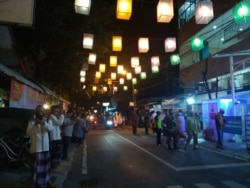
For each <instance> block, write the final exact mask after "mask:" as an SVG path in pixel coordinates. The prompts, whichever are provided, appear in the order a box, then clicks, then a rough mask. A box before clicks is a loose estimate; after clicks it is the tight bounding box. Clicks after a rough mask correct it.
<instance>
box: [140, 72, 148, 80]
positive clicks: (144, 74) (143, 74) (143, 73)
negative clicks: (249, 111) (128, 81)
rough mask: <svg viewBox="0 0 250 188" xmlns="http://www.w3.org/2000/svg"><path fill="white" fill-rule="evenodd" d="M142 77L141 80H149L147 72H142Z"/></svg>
mask: <svg viewBox="0 0 250 188" xmlns="http://www.w3.org/2000/svg"><path fill="white" fill-rule="evenodd" d="M140 76H141V79H142V80H144V79H146V78H147V73H146V72H141V74H140Z"/></svg>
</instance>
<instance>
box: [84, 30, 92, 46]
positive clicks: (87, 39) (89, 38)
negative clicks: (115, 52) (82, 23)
mask: <svg viewBox="0 0 250 188" xmlns="http://www.w3.org/2000/svg"><path fill="white" fill-rule="evenodd" d="M93 44H94V35H93V34H89V33H84V34H83V48H85V49H92V48H93Z"/></svg>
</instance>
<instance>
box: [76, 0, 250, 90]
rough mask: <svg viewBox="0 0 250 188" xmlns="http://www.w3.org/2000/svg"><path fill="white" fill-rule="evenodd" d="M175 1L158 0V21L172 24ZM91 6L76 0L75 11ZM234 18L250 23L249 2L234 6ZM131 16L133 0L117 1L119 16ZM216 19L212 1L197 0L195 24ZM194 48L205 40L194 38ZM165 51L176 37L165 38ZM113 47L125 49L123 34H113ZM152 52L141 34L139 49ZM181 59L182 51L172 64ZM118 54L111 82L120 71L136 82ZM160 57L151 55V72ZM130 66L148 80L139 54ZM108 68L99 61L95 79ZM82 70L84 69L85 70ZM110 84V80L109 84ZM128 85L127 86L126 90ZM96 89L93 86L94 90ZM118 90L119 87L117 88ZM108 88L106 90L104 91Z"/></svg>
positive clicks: (89, 43)
mask: <svg viewBox="0 0 250 188" xmlns="http://www.w3.org/2000/svg"><path fill="white" fill-rule="evenodd" d="M173 7H174V6H173V0H159V2H158V4H157V7H156V10H157V22H159V23H169V22H170V21H171V20H172V19H173V17H174V8H173ZM90 8H91V0H75V12H76V13H78V14H84V15H89V13H90ZM232 11H233V15H234V20H235V22H236V23H246V22H249V18H250V2H246V1H241V2H239V3H237V4H236V6H234V8H233V9H232ZM131 15H132V0H117V9H116V18H117V19H122V20H129V19H130V17H131ZM213 18H214V12H213V3H212V1H211V0H205V1H204V0H201V1H200V2H198V4H197V6H196V8H195V22H196V24H208V23H209V22H210V21H211V20H212V19H213ZM93 44H94V35H93V34H90V33H84V34H83V48H84V49H93ZM190 45H191V49H192V50H193V51H199V50H202V49H203V48H204V41H203V39H202V37H201V36H195V37H193V38H192V39H191V44H190ZM164 48H165V52H174V51H175V50H176V49H177V44H176V38H175V37H169V38H166V39H165V41H164ZM112 50H113V51H122V36H113V37H112ZM148 51H149V38H147V37H140V38H139V39H138V52H139V53H147V52H148ZM180 61H181V59H180V56H179V54H173V55H171V56H170V62H171V65H178V64H179V63H180ZM95 62H96V54H95V53H89V57H88V64H92V65H94V64H95ZM117 62H118V60H117V56H113V55H112V56H110V67H117V73H115V72H112V73H111V75H110V79H108V80H109V82H110V81H111V82H112V80H116V78H117V74H123V75H126V77H127V79H128V78H129V79H128V80H132V83H133V84H136V83H137V79H136V78H132V73H131V72H128V73H126V71H125V70H124V68H123V66H122V65H118V63H117ZM159 65H160V59H159V56H153V57H151V71H152V73H157V72H159ZM131 67H132V68H134V71H135V74H140V77H141V79H146V77H147V75H146V72H142V67H141V66H140V62H139V57H131ZM86 70H87V67H83V69H82V70H81V73H80V75H81V82H85V75H86ZM105 70H106V65H105V64H99V71H96V75H95V78H96V79H100V78H101V73H104V72H105ZM82 71H85V73H83V72H82ZM119 82H120V84H121V85H123V84H124V78H120V80H119ZM109 84H110V83H109ZM126 88H127V87H124V90H125V89H126ZM94 90H96V88H95V87H94V86H93V91H94ZM115 90H117V89H115ZM104 91H105V90H104Z"/></svg>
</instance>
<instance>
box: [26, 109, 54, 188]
mask: <svg viewBox="0 0 250 188" xmlns="http://www.w3.org/2000/svg"><path fill="white" fill-rule="evenodd" d="M44 114H45V113H44V109H43V107H42V106H41V105H38V106H37V107H36V109H35V114H34V120H31V121H29V123H28V127H27V135H28V136H29V137H30V153H31V155H32V156H33V160H34V161H33V162H34V163H33V169H32V176H33V181H34V184H36V186H37V187H53V186H52V185H51V183H50V178H51V174H50V173H51V165H50V151H49V134H48V132H49V131H52V130H53V126H52V122H51V120H49V121H47V120H46V117H45V115H44Z"/></svg>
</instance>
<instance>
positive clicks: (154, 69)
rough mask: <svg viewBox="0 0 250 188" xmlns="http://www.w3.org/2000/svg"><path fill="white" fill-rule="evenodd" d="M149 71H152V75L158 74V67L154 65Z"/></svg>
mask: <svg viewBox="0 0 250 188" xmlns="http://www.w3.org/2000/svg"><path fill="white" fill-rule="evenodd" d="M151 71H152V73H157V72H159V66H156V65H153V66H151Z"/></svg>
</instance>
